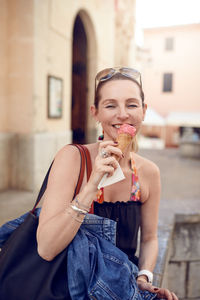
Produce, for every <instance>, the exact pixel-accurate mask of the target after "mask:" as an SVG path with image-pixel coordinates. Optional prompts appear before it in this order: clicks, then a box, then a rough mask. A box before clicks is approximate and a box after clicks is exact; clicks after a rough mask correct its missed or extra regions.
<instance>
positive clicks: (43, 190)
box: [31, 144, 86, 213]
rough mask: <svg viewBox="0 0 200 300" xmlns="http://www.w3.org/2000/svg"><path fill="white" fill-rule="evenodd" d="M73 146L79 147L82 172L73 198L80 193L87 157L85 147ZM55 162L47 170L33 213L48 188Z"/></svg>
mask: <svg viewBox="0 0 200 300" xmlns="http://www.w3.org/2000/svg"><path fill="white" fill-rule="evenodd" d="M73 146H75V147H77V148H78V150H79V152H80V156H81V164H80V172H79V177H78V181H77V184H76V187H75V190H74V196H73V198H74V197H75V196H76V195H77V194H78V193H79V191H80V188H81V185H82V182H83V177H84V173H85V165H86V157H85V152H84V150H83V148H82V147H80V145H76V144H73ZM53 162H54V160H53V161H52V163H51V165H50V167H49V170H48V172H47V174H46V176H45V178H44V181H43V183H42V186H41V188H40V191H39V193H38V197H37V199H36V202H35V205H34V207H33V209H32V210H31V212H32V213H34V211H35V209H36V207H37V205H38V204H39V202H40V200H41V199H42V196H43V194H44V192H45V190H46V187H47V183H48V178H49V173H50V171H51V168H52V165H53Z"/></svg>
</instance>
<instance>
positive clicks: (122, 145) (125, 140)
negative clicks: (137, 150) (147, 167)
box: [117, 133, 132, 153]
mask: <svg viewBox="0 0 200 300" xmlns="http://www.w3.org/2000/svg"><path fill="white" fill-rule="evenodd" d="M131 141H132V136H131V135H130V134H127V133H120V134H119V135H118V137H117V142H118V146H117V147H118V148H119V149H120V150H121V151H122V153H123V152H124V151H125V149H126V148H127V147H128V145H129V144H130V142H131Z"/></svg>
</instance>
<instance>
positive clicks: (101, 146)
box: [99, 141, 117, 149]
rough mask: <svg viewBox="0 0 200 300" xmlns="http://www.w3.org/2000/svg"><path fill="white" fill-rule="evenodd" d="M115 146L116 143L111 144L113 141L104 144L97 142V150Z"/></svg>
mask: <svg viewBox="0 0 200 300" xmlns="http://www.w3.org/2000/svg"><path fill="white" fill-rule="evenodd" d="M109 145H110V146H113V147H114V146H116V145H117V143H116V142H113V141H104V142H99V149H101V148H106V147H107V146H109Z"/></svg>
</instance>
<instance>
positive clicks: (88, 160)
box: [80, 145, 92, 181]
mask: <svg viewBox="0 0 200 300" xmlns="http://www.w3.org/2000/svg"><path fill="white" fill-rule="evenodd" d="M80 146H81V148H82V149H83V151H84V154H85V159H86V169H87V181H88V180H89V178H90V174H91V172H92V162H91V157H90V152H89V150H88V148H87V147H86V146H84V145H80Z"/></svg>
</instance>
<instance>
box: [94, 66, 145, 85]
mask: <svg viewBox="0 0 200 300" xmlns="http://www.w3.org/2000/svg"><path fill="white" fill-rule="evenodd" d="M117 73H120V74H122V75H123V76H125V77H128V78H131V79H133V80H135V81H137V83H138V84H139V85H140V86H141V87H142V79H141V74H140V72H139V71H137V70H135V69H132V68H127V67H116V68H107V69H104V70H102V71H100V72H99V73H97V75H96V77H95V90H96V89H97V86H98V84H99V83H100V82H103V81H106V80H109V79H110V78H112V77H113V76H114V75H115V74H117Z"/></svg>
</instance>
